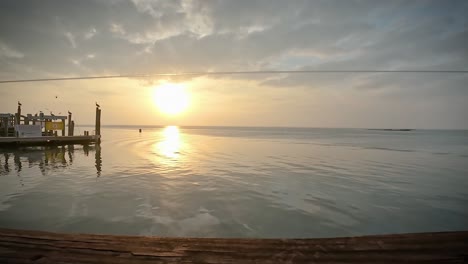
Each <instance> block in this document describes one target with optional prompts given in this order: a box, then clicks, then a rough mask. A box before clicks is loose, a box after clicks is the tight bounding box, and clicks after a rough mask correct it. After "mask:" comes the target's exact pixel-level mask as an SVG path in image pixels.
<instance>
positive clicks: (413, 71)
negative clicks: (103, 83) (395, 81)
mask: <svg viewBox="0 0 468 264" xmlns="http://www.w3.org/2000/svg"><path fill="white" fill-rule="evenodd" d="M306 73H310V74H319V73H399V74H400V73H401V74H405V73H443V74H465V73H468V70H260V71H216V72H181V73H148V74H122V75H99V76H76V77H58V78H36V79H17V80H14V79H13V80H0V84H3V83H23V82H50V81H70V80H93V79H115V78H150V77H172V76H197V75H200V76H203V75H239V74H306Z"/></svg>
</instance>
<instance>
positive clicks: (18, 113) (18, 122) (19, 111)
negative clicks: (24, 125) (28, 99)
mask: <svg viewBox="0 0 468 264" xmlns="http://www.w3.org/2000/svg"><path fill="white" fill-rule="evenodd" d="M20 119H21V103H20V102H19V101H18V111H17V113H16V124H17V125H19V124H20Z"/></svg>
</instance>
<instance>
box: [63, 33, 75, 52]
mask: <svg viewBox="0 0 468 264" xmlns="http://www.w3.org/2000/svg"><path fill="white" fill-rule="evenodd" d="M65 37H66V38H67V40H68V41H69V42H70V45H71V47H72V48H74V49H76V47H77V46H76V41H75V36H74V35H73V34H72V33H71V32H66V33H65Z"/></svg>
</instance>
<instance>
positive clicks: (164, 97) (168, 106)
mask: <svg viewBox="0 0 468 264" xmlns="http://www.w3.org/2000/svg"><path fill="white" fill-rule="evenodd" d="M153 98H154V103H155V105H156V107H157V108H158V109H159V111H161V112H162V113H164V114H166V115H177V114H180V113H182V112H184V111H185V110H187V108H188V106H189V101H190V100H189V94H188V92H187V91H186V89H185V85H184V84H181V83H169V82H168V83H163V84H160V85H158V86H157V87H155V88H154V93H153Z"/></svg>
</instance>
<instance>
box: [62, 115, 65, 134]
mask: <svg viewBox="0 0 468 264" xmlns="http://www.w3.org/2000/svg"><path fill="white" fill-rule="evenodd" d="M62 136H65V119H62Z"/></svg>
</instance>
